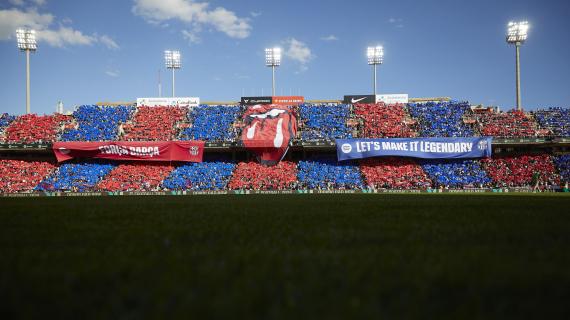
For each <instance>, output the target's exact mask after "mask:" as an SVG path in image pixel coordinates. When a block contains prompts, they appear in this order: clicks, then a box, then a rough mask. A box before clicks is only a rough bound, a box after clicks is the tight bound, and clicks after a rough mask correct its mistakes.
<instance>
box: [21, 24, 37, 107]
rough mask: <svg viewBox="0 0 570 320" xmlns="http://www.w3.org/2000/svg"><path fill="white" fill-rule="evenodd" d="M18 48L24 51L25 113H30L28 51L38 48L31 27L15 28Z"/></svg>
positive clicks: (34, 32) (34, 33)
mask: <svg viewBox="0 0 570 320" xmlns="http://www.w3.org/2000/svg"><path fill="white" fill-rule="evenodd" d="M16 40H17V42H18V49H20V51H25V52H26V113H30V51H32V52H33V51H36V50H37V49H38V46H37V43H36V31H35V30H32V29H18V30H16Z"/></svg>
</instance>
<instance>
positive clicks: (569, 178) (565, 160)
mask: <svg viewBox="0 0 570 320" xmlns="http://www.w3.org/2000/svg"><path fill="white" fill-rule="evenodd" d="M553 161H554V164H555V165H556V168H557V169H558V172H559V173H560V178H561V179H562V182H563V183H570V154H564V155H559V156H556V157H553Z"/></svg>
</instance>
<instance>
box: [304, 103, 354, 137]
mask: <svg viewBox="0 0 570 320" xmlns="http://www.w3.org/2000/svg"><path fill="white" fill-rule="evenodd" d="M299 111H300V112H299V114H300V120H299V122H300V125H299V129H300V130H301V138H302V139H303V140H306V141H311V140H313V141H314V140H333V139H340V138H352V133H351V129H350V128H349V127H348V126H347V121H348V120H349V118H350V107H349V106H348V105H346V104H322V105H313V104H303V105H301V106H300V107H299Z"/></svg>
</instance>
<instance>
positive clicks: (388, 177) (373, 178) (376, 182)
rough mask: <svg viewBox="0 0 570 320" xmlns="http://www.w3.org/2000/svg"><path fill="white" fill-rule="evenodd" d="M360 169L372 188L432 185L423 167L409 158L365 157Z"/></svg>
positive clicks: (406, 187) (427, 186) (414, 187)
mask: <svg viewBox="0 0 570 320" xmlns="http://www.w3.org/2000/svg"><path fill="white" fill-rule="evenodd" d="M360 170H361V171H362V174H363V175H364V178H365V180H366V183H367V185H368V187H369V188H371V189H382V188H384V189H427V188H429V187H430V186H431V180H430V179H429V178H428V176H427V175H426V173H425V172H424V170H423V169H422V167H421V166H420V165H419V164H418V163H417V162H416V161H415V160H412V159H409V158H395V157H382V158H373V159H365V160H362V161H361V162H360Z"/></svg>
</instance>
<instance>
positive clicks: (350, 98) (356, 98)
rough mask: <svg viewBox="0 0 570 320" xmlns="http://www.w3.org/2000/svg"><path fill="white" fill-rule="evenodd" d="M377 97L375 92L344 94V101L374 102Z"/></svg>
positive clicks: (350, 102) (352, 102) (348, 102)
mask: <svg viewBox="0 0 570 320" xmlns="http://www.w3.org/2000/svg"><path fill="white" fill-rule="evenodd" d="M375 101H376V97H375V96H374V95H373V94H369V95H362V94H361V95H347V96H344V100H343V103H346V104H355V103H374V102H375Z"/></svg>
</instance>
